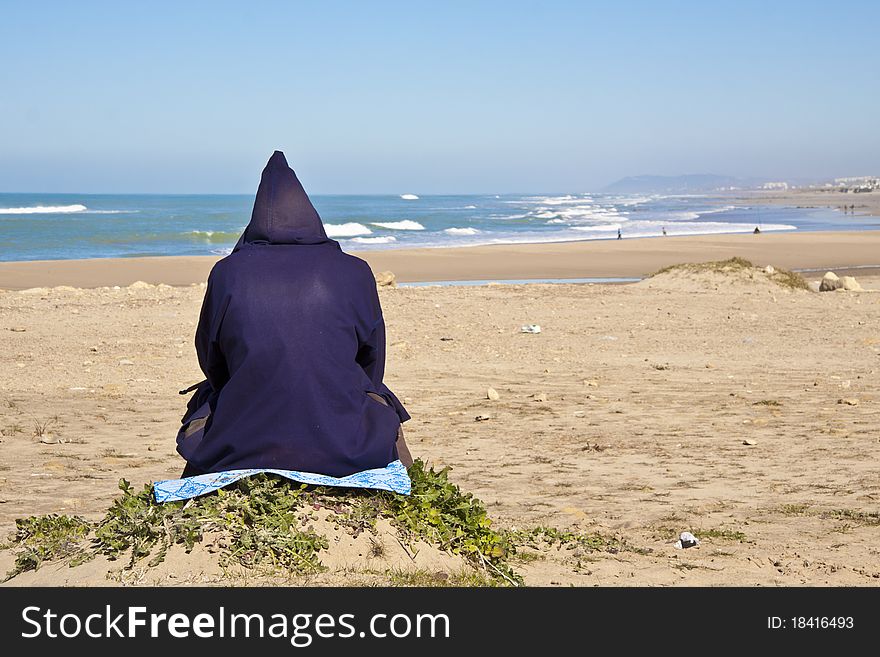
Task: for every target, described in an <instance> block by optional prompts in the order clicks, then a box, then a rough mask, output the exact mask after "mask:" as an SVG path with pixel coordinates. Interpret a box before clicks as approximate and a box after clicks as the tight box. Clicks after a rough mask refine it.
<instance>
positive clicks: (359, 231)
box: [324, 221, 373, 237]
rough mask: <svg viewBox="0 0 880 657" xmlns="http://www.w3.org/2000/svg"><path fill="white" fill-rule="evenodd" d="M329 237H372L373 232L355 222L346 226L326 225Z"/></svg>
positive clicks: (325, 228)
mask: <svg viewBox="0 0 880 657" xmlns="http://www.w3.org/2000/svg"><path fill="white" fill-rule="evenodd" d="M324 230H325V231H326V233H327V237H355V236H356V235H370V234H371V233H372V232H373V231H371V230H370V229H369V228H367V227H366V226H364V225H363V224H359V223H357V222H355V221H350V222H348V223H344V224H324Z"/></svg>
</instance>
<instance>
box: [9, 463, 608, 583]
mask: <svg viewBox="0 0 880 657" xmlns="http://www.w3.org/2000/svg"><path fill="white" fill-rule="evenodd" d="M448 472H449V470H448V468H444V469H442V470H440V471H439V472H437V471H435V470H434V469H433V468H431V469H428V468H426V467H425V465H424V463H423V462H422V461H416V463H415V464H414V465H413V466H412V467H411V468H410V478H411V480H412V492H411V494H410V495H408V496H406V495H398V494H395V493H389V492H385V491H370V490H349V489H339V488H325V487H309V486H306V485H305V484H297V483H294V482H291V481H289V480H287V479H284V478H282V477H275V476H272V475H265V474H260V475H256V476H253V477H248V478H245V479H242V480H240V481H238V482H236V483H235V484H234V485H232V486H229V487H227V488H224V489H221V490H218V491H216V492H215V493H212V494H210V495H205V496H203V497H199V498H196V499H194V500H190V501H189V502H187V503H185V504H184V503H182V502H170V503H165V504H159V503H157V502H156V501H155V499H154V497H153V491H152V487H151V486H149V485H147V486H145V487H144V488H143V489H142V490H140V491H135V490H134V489H133V488H132V486H131V484H129V482H127V481H125V480H124V479H123V480H121V481H120V483H119V488H120V490H121V491H122V495H121V496H120V497H119V498H117V499H116V500H114V502H113V504H112V505H111V507H110V509H109V510H108V511H107V514H106V515H105V517H104V518H103V519H102V520H100V521H99V522H96V523H89V522H87V521H85V520H83V519H82V518H78V517H77V518H71V517H67V516H61V517H57V516H42V517H33V518H28V519H26V520H22V521H19V523H20V526H21V527H23V528H29V529H27V530H25V529H22V530H20V531H19V532H18V533H17V534H16V535H15V536H13V537H12V543H13V547H16V548H21V549H22V551H21V553H20V555H19V557H18V560H17V562H16V566H15V568H14V569H13V571H12V572H10V573H9V574H8V575H7V578H10V577H14V576H15V575H17V574H19V573H21V572H24V571H27V570H35V569H37V568H38V567H39V566H40V564H41V563H42V562H44V561H48V560H68V561H70V564H71V565H77V564H79V563H82V562H84V561H86V560H88V559H91V558H94V556H96V555H103V556H105V557H107V558H109V559H111V560H116V559H127V560H128V563H127V565H126V568H127V569H131V568H133V567H134V566H135V564H137V563H139V562H141V561H144V560H146V565H147V566H156V565H158V564H159V563H161V562H162V561H163V560H164V558H165V556H166V553H167V552H168V550H169V548H171V546H173V545H180V546H182V547H183V548H184V550H185V551H186V552H190V551H191V550H192V549H193V548H194V547H195V545H196V544H197V543H202V542H203V541H204V540H205V537H206V536H208V535H210V536H211V537H212V538H215V537H219V538H218V540H216V541H215V542H214V546H215V547H216V548H217V549H218V550H219V552H220V565H221V566H223V567H226V566H228V565H230V564H239V565H241V566H244V567H246V568H250V569H266V570H272V569H284V570H286V571H288V572H293V573H296V574H308V573H315V572H318V571H320V570H323V566H322V564H321V561H320V558H319V555H320V552H321V551H322V550H325V549H327V548H328V540H327V538H326V537H325V536H322V535H320V534H318V533H317V532H316V531H315V530H314V529H313V527H312V523H313V521H314V519H315V517H316V515H315V514H316V511H317V510H319V509H326V510H328V511H330V512H331V513H330V515H329V516H328V517H329V518H331V519H332V520H334V521H335V522H336V523H337V524H338V525H339V526H340V527H341V528H343V529H345V530H346V531H348V532H349V533H351V534H352V535H353V536H357V535H359V534H360V533H362V532H365V531H366V532H370V533H375V526H376V521H377V520H378V519H379V518H386V519H388V520H389V521H390V522H391V524H392V525H393V526H394V527H395V528H396V530H397V531H398V533H399V535H400V537H401V540H402V542H405V541H410V542H411V543H412V542H415V541H417V540H422V541H425V542H427V543H429V544H431V545H434V546H436V547H438V548H440V549H442V550H445V551H448V552H450V553H452V554H458V555H461V556H462V557H464V558H465V559H466V560H468V561H469V562H470V563H471V564H472V565H473V566H474V567H475V569H477V570H478V571H479V572H482V573H484V574H485V576H487V577H489V578H490V579H492V580H493V581H498V582H503V583H507V584H513V585H519V584H521V583H522V578H521V577H520V576H519V575H518V574H516V573H515V572H514V571H513V569H512V568H511V566H510V564H509V561H510V559H511V558H513V557H514V556H515V554H516V547H517V541H518V540H522V541H526V540H527V539H528V542H533V541H534V540H536V539H537V538H538V537H543V540H545V541H549V542H554V541H555V542H560V543H566V544H577V545H580V546H581V547H583V548H584V549H589V550H595V549H605V550H607V551H612V550H613V549H617V547H616V546H618V545H619V542H615V541H613V540H610V539H604V538H600V537H598V536H580V535H577V534H573V533H564V532H559V531H558V530H549V529H544V528H539V529H537V530H534V532H532V533H531V534H530V535H528V537H527V536H526V535H520V534H518V533H515V532H507V531H502V530H496V529H494V528H493V527H492V520H491V519H490V518H489V516H488V514H487V512H486V509H485V507H484V505H483V503H482V502H481V501H480V500H478V499H476V498H475V497H473V495H471V494H470V493H463V492H462V491H461V490H460V489H459V487H458V486H456V485H455V484H453V483H452V482H450V481H449V478H448ZM371 539H372V537H371ZM370 553H371V555H373V556H381V555H382V554H384V546H383V545H382V544H381V542H380V541H377V540H374V539H372V540H371V547H370Z"/></svg>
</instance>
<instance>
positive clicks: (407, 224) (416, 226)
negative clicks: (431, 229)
mask: <svg viewBox="0 0 880 657" xmlns="http://www.w3.org/2000/svg"><path fill="white" fill-rule="evenodd" d="M370 225H371V226H378V227H379V228H387V229H388V230H425V227H424V226H422V224H420V223H419V222H418V221H412V220H410V219H404V220H403V221H387V222H382V221H371V222H370Z"/></svg>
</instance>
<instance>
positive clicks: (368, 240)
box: [351, 235, 397, 244]
mask: <svg viewBox="0 0 880 657" xmlns="http://www.w3.org/2000/svg"><path fill="white" fill-rule="evenodd" d="M351 241H352V242H357V243H358V244H390V243H391V242H396V241H397V238H396V237H394V236H393V235H383V236H381V237H354V238H352V240H351Z"/></svg>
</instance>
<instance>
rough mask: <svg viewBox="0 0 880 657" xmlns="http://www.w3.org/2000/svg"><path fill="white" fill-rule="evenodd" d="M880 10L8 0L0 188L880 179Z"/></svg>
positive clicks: (247, 188)
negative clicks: (271, 180) (293, 174)
mask: <svg viewBox="0 0 880 657" xmlns="http://www.w3.org/2000/svg"><path fill="white" fill-rule="evenodd" d="M878 23H880V13H878V4H877V3H876V2H873V1H869V0H865V1H863V2H855V1H848V0H834V1H833V2H832V1H830V0H826V1H824V2H810V1H799V2H794V1H791V2H783V1H779V2H767V1H763V2H749V1H742V0H740V1H735V2H734V1H729V2H726V1H719V2H715V1H713V2H706V1H694V2H675V1H672V0H669V1H663V2H661V1H659V0H658V1H656V2H635V1H620V2H612V1H611V0H608V1H607V2H587V1H581V2H562V1H552V0H544V1H543V2H513V1H510V0H508V1H504V2H489V1H482V2H481V1H479V0H470V1H469V2H453V1H443V2H430V3H429V2H422V1H418V0H409V1H407V2H382V1H381V0H372V1H370V2H331V1H326V2H317V1H315V2H294V1H288V2H261V1H259V0H251V1H242V2H219V1H212V2H203V3H202V2H161V1H158V0H152V1H151V2H139V3H133V2H119V1H118V0H116V1H114V2H91V1H88V0H79V1H77V2H29V1H25V0H21V1H11V0H0V191H34V192H160V193H161V192H193V193H195V192H217V193H222V192H229V193H252V192H253V190H254V188H255V185H256V180H257V177H258V175H259V170H260V168H261V167H262V165H263V163H264V162H265V160H266V159H267V158H268V157H269V155H270V154H271V152H272V151H273V150H274V149H276V148H278V149H281V150H284V151H285V152H286V154H287V156H288V159H289V161H290V162H291V165H292V166H293V167H294V169H296V170H297V172H298V173H299V175H300V178H301V179H302V180H303V182H304V184H305V186H306V189H307V190H309V191H311V192H317V193H385V192H387V193H403V192H414V193H424V194H428V193H444V192H449V193H455V192H459V193H466V192H505V191H507V192H530V191H547V192H553V191H594V190H597V189H599V188H601V187H602V186H603V185H605V184H608V183H610V182H612V181H614V180H615V179H617V178H620V177H622V176H626V175H635V174H642V173H652V174H666V175H672V174H681V173H718V174H726V175H735V176H755V177H769V178H779V179H785V178H789V179H792V178H820V177H834V176H846V175H865V174H880V118H878V117H880V38H878V35H877V25H878Z"/></svg>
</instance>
